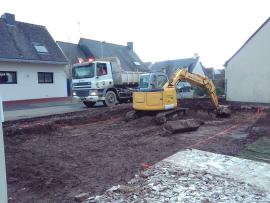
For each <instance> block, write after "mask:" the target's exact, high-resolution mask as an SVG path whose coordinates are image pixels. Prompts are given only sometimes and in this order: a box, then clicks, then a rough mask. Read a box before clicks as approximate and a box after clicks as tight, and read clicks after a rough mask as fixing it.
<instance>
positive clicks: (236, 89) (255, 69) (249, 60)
mask: <svg viewBox="0 0 270 203" xmlns="http://www.w3.org/2000/svg"><path fill="white" fill-rule="evenodd" d="M269 36H270V18H269V19H267V20H266V21H265V22H264V23H263V24H262V25H261V26H260V27H259V28H258V30H257V31H256V32H255V33H254V34H253V35H252V36H251V37H250V38H249V39H248V40H247V41H246V42H245V43H244V45H243V46H242V47H241V48H240V49H239V50H238V51H237V52H236V53H235V54H234V55H233V56H232V57H231V58H230V59H229V60H228V61H227V62H226V63H225V65H224V66H225V81H226V85H225V86H226V97H227V100H229V101H239V102H255V103H270V91H269V89H270V79H269V77H270V54H269V53H270V37H269Z"/></svg>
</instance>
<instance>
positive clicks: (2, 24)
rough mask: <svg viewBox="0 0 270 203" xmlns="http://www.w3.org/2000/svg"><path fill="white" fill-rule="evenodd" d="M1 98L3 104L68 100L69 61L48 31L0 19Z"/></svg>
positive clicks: (12, 18) (6, 16)
mask: <svg viewBox="0 0 270 203" xmlns="http://www.w3.org/2000/svg"><path fill="white" fill-rule="evenodd" d="M0 42H1V43H0V95H1V96H2V98H3V100H4V101H16V100H29V99H45V98H46V99H48V98H60V97H66V96H67V87H66V74H65V67H66V64H67V60H66V58H65V57H64V55H63V53H62V52H61V50H60V49H59V47H58V45H57V44H56V43H55V41H54V40H53V38H52V36H51V35H50V34H49V32H48V31H47V29H46V27H44V26H40V25H33V24H29V23H25V22H18V21H16V20H15V16H14V15H13V14H9V13H5V14H4V15H2V16H1V18H0Z"/></svg>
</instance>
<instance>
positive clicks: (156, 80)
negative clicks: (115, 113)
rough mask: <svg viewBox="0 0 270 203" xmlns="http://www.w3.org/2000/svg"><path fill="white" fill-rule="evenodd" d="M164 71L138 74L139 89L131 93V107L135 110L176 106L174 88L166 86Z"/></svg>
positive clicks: (159, 109)
mask: <svg viewBox="0 0 270 203" xmlns="http://www.w3.org/2000/svg"><path fill="white" fill-rule="evenodd" d="M167 82H168V77H167V75H166V74H165V73H161V72H154V73H145V74H142V75H141V76H140V84H139V90H138V91H136V92H134V93H133V108H134V109H135V110H137V111H161V110H167V109H173V108H176V107H177V98H176V90H175V88H166V91H164V85H165V84H166V83H167Z"/></svg>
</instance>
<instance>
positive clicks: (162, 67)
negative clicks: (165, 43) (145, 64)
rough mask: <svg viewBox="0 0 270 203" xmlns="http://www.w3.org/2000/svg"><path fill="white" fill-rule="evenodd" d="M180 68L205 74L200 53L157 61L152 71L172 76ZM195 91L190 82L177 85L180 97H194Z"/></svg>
mask: <svg viewBox="0 0 270 203" xmlns="http://www.w3.org/2000/svg"><path fill="white" fill-rule="evenodd" d="M179 68H181V69H187V70H188V71H189V72H190V73H197V74H200V75H203V76H204V75H205V74H204V71H203V66H202V64H201V62H200V60H199V56H198V54H194V56H193V57H192V58H185V59H176V60H167V61H159V62H155V63H154V64H152V66H151V70H152V71H162V72H165V73H166V74H167V75H168V77H171V76H172V75H173V73H174V72H175V71H176V70H177V69H179ZM193 92H194V91H193V89H192V88H191V85H190V84H189V83H188V82H180V83H179V84H178V86H177V97H178V98H191V97H193Z"/></svg>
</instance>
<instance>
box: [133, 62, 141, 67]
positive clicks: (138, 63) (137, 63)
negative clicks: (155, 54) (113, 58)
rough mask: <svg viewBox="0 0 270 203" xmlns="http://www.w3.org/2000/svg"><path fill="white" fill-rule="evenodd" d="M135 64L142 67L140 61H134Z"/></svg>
mask: <svg viewBox="0 0 270 203" xmlns="http://www.w3.org/2000/svg"><path fill="white" fill-rule="evenodd" d="M133 63H134V64H135V65H136V66H140V65H141V63H140V62H138V61H134V62H133Z"/></svg>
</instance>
